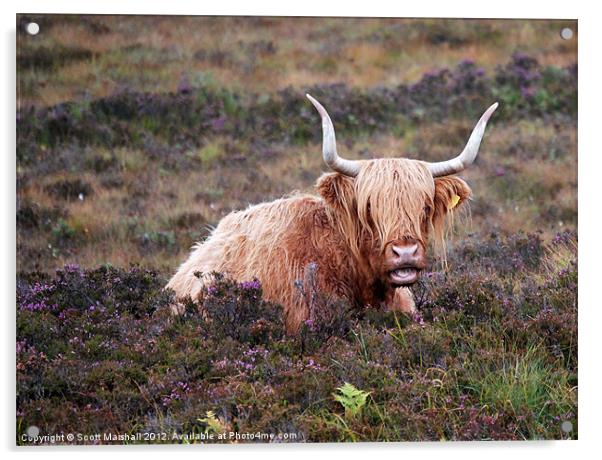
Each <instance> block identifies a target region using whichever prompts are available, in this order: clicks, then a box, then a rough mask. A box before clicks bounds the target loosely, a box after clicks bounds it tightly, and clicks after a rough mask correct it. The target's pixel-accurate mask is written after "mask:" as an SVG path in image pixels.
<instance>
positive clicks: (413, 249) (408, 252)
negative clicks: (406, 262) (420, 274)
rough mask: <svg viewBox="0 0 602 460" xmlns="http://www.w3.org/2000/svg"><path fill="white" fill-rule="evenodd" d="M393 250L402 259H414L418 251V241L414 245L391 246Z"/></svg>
mask: <svg viewBox="0 0 602 460" xmlns="http://www.w3.org/2000/svg"><path fill="white" fill-rule="evenodd" d="M391 250H392V251H393V254H395V255H396V256H397V257H399V258H400V259H402V260H403V259H413V258H414V257H416V255H417V253H418V243H414V244H412V245H407V246H395V245H392V246H391Z"/></svg>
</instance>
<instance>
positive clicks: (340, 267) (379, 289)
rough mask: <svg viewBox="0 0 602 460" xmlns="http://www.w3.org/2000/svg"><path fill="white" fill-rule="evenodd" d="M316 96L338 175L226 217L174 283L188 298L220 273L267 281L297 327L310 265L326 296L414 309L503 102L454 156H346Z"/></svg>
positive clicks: (292, 328) (305, 312)
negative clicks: (312, 191)
mask: <svg viewBox="0 0 602 460" xmlns="http://www.w3.org/2000/svg"><path fill="white" fill-rule="evenodd" d="M307 97H308V98H309V100H310V101H311V103H312V104H313V105H314V106H315V108H316V109H317V111H318V113H319V114H320V116H321V118H322V131H323V147H322V151H323V157H324V161H325V162H326V164H327V165H328V166H329V167H330V168H331V169H332V170H333V171H334V172H330V173H325V174H323V175H322V176H321V177H320V178H319V179H318V181H317V184H316V188H317V192H318V196H315V195H306V194H294V195H292V196H289V197H286V198H282V199H279V200H276V201H272V202H269V203H261V204H257V205H254V206H251V207H249V208H248V209H246V210H244V211H238V212H233V213H231V214H229V215H227V216H226V217H224V218H223V219H222V220H221V221H220V222H219V224H218V226H217V228H215V229H214V230H213V232H212V233H211V235H210V236H209V238H207V240H206V241H204V242H202V243H199V244H197V245H196V246H195V247H194V248H193V251H192V253H191V255H190V257H189V258H188V260H187V261H186V262H184V263H183V264H182V265H181V266H180V268H179V269H178V271H177V273H176V274H175V275H174V276H173V278H172V279H171V280H170V281H169V283H168V284H167V286H166V287H167V288H170V289H173V291H175V294H176V297H177V298H179V299H183V298H192V299H193V300H200V299H201V298H202V296H203V293H204V292H206V289H204V286H206V285H207V283H209V282H210V280H211V274H212V273H214V272H219V273H222V274H224V275H226V276H227V277H230V278H232V279H235V280H238V281H240V282H242V281H250V280H253V279H258V280H259V281H260V282H261V285H262V287H263V295H264V298H265V299H267V300H271V301H274V302H277V303H280V304H281V305H282V306H283V307H284V315H285V318H284V319H285V324H286V328H287V331H288V332H289V333H296V332H297V331H298V330H299V328H300V326H301V324H302V323H303V321H305V320H306V319H308V318H309V315H310V311H309V310H310V308H309V306H308V302H307V301H306V299H305V298H304V296H303V295H302V293H301V292H300V289H299V288H298V285H297V283H298V280H300V279H303V276H304V271H305V269H306V267H307V266H310V265H311V266H313V267H315V285H316V288H317V290H318V291H319V292H321V293H323V294H325V295H327V296H332V297H339V298H344V299H347V300H348V301H349V302H350V303H351V304H352V305H354V306H356V307H358V308H364V307H375V308H382V307H384V308H387V309H390V310H396V311H402V312H408V313H411V312H413V311H414V309H415V306H414V301H413V299H412V295H411V293H410V291H409V289H408V287H409V286H411V285H412V284H413V283H415V282H416V281H417V280H418V278H419V276H420V273H421V271H422V270H424V269H425V267H426V265H427V258H426V249H427V245H428V242H429V236H430V237H431V240H433V241H434V242H435V243H436V244H437V245H438V246H442V245H443V244H444V240H445V234H446V228H447V227H448V224H449V222H450V219H449V217H451V215H452V214H453V212H455V210H456V209H457V208H458V207H459V206H461V205H462V204H463V203H464V202H465V201H466V200H467V199H468V198H469V197H470V194H471V190H470V188H469V187H468V185H467V184H466V182H464V181H463V180H462V179H460V178H459V177H456V176H454V174H456V173H459V172H460V171H462V170H463V169H465V168H466V167H467V166H468V165H470V164H471V163H472V162H473V161H474V160H475V158H476V156H477V153H478V150H479V146H480V143H481V139H482V137H483V133H484V131H485V126H486V124H487V121H488V120H489V118H490V116H491V115H492V113H493V112H494V111H495V109H496V108H497V105H498V104H497V103H496V104H493V105H492V106H491V107H489V109H487V111H486V112H485V113H484V114H483V116H482V117H481V119H480V120H479V122H478V123H477V125H476V127H475V128H474V130H473V132H472V134H471V136H470V138H469V140H468V143H467V144H466V147H465V148H464V150H463V151H462V152H461V153H460V154H459V155H458V156H457V157H455V158H453V159H451V160H447V161H441V162H436V163H429V162H425V161H418V160H410V159H404V158H399V159H397V158H396V159H376V160H355V161H353V160H347V159H344V158H342V157H340V156H339V155H338V154H337V147H336V140H335V132H334V127H333V124H332V121H331V120H330V117H329V115H328V113H327V112H326V110H325V109H324V107H322V105H321V104H320V103H319V102H318V101H316V100H315V99H314V98H312V97H311V96H310V95H307ZM199 272H200V273H201V274H202V275H201V276H199ZM316 320H318V321H319V318H316Z"/></svg>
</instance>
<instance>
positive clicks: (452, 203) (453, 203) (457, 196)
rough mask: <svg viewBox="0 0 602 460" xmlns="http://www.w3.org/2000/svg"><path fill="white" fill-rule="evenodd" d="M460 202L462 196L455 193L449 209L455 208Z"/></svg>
mask: <svg viewBox="0 0 602 460" xmlns="http://www.w3.org/2000/svg"><path fill="white" fill-rule="evenodd" d="M459 202H460V196H459V195H454V196H452V197H451V201H450V202H449V209H454V208H455V207H456V206H457V205H458V203H459Z"/></svg>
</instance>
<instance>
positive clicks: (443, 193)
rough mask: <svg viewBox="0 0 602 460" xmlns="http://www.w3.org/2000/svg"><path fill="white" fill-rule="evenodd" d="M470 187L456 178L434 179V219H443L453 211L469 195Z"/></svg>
mask: <svg viewBox="0 0 602 460" xmlns="http://www.w3.org/2000/svg"><path fill="white" fill-rule="evenodd" d="M471 193H472V192H471V190H470V187H469V186H468V184H467V183H466V182H464V181H463V180H462V179H460V178H459V177H456V176H446V177H438V178H436V179H435V199H434V204H435V213H434V219H435V220H439V219H443V218H445V216H446V215H447V214H448V213H449V212H450V211H455V210H456V209H458V207H459V206H461V205H462V203H464V202H465V201H466V200H467V199H468V198H470V195H471Z"/></svg>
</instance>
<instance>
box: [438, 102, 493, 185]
mask: <svg viewBox="0 0 602 460" xmlns="http://www.w3.org/2000/svg"><path fill="white" fill-rule="evenodd" d="M497 107H498V103H497V102H496V103H495V104H493V105H492V106H491V107H489V108H488V109H487V110H486V111H485V113H484V114H483V115H482V116H481V119H480V120H479V122H478V123H477V125H476V126H475V127H474V129H473V130H472V134H471V135H470V138H469V139H468V142H467V143H466V147H464V150H462V153H461V154H460V155H458V156H457V157H456V158H452V159H451V160H447V161H439V162H437V163H426V165H427V167H428V168H429V171H430V172H431V174H432V175H433V177H441V176H449V175H450V174H456V173H459V172H460V171H462V170H463V169H465V168H466V167H467V166H468V165H470V164H471V163H472V162H473V161H474V160H475V158H476V157H477V154H478V153H479V145H481V139H483V134H484V133H485V126H487V121H489V117H491V115H492V114H493V112H495V109H497Z"/></svg>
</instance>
